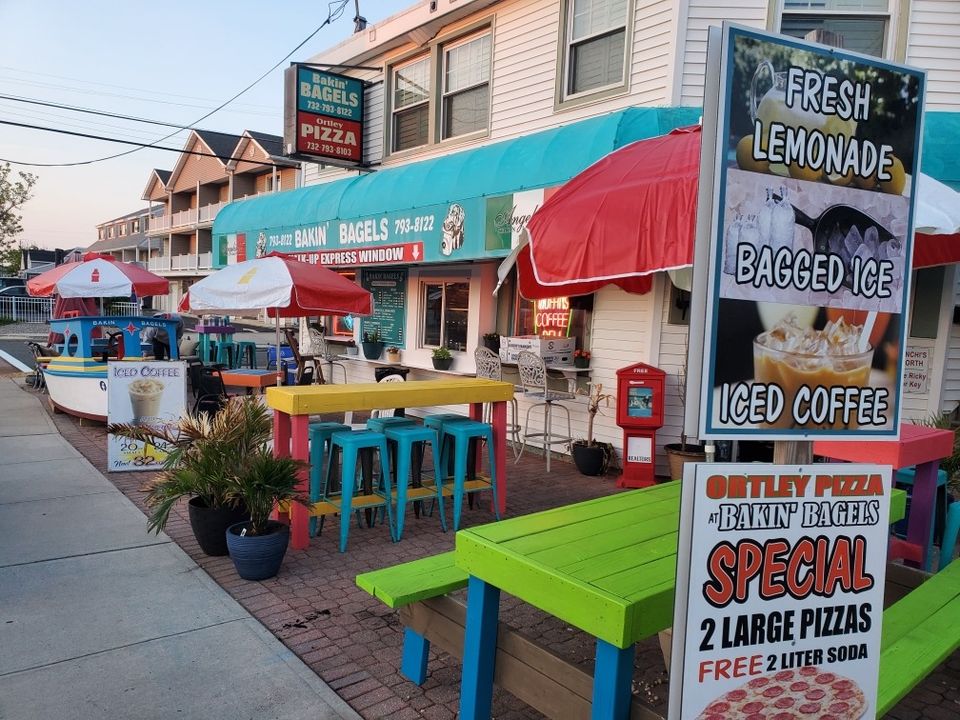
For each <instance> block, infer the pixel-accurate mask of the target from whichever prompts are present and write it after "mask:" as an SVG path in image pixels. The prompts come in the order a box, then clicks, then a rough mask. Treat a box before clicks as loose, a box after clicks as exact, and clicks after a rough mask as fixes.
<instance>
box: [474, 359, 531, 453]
mask: <svg viewBox="0 0 960 720" xmlns="http://www.w3.org/2000/svg"><path fill="white" fill-rule="evenodd" d="M473 358H474V360H475V361H476V365H477V377H478V378H486V379H488V380H500V381H501V382H502V381H503V364H502V363H501V362H500V356H499V355H497V354H496V353H495V352H493V350H491V349H489V348H485V347H478V348H477V349H476V350H474V351H473ZM510 411H511V413H512V415H511V418H512V422H507V433H508V434H509V435H510V447H511V448H513V459H514V460H517V459H518V458H519V457H520V456H519V453H518V451H517V444H518V442H519V441H520V424H519V423H518V422H517V399H516V398H515V397H513V398H510ZM492 415H493V409H492V406H491V405H490V404H489V403H487V404H485V405H484V406H483V421H484V422H487V423H489V422H491V421H492Z"/></svg>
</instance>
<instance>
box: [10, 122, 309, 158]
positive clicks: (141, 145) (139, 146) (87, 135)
mask: <svg viewBox="0 0 960 720" xmlns="http://www.w3.org/2000/svg"><path fill="white" fill-rule="evenodd" d="M0 125H10V126H12V127H19V128H26V129H27V130H42V131H43V132H52V133H56V134H58V135H70V136H72V137H82V138H87V139H89V140H103V141H104V142H112V143H120V144H123V145H136V146H137V149H138V150H142V149H144V148H150V149H151V150H166V151H167V152H175V153H180V154H181V155H198V156H200V157H212V158H217V160H220V161H221V162H226V161H228V160H230V156H223V155H217V154H216V153H205V152H200V151H198V150H181V149H180V148H172V147H166V146H164V145H157V144H156V143H158V142H160V140H155V141H154V142H152V143H142V142H136V141H134V140H121V139H120V138H111V137H106V136H105V135H92V134H90V133H82V132H75V131H73V130H61V129H59V128H51V127H43V126H42V125H30V124H28V123H19V122H13V121H12V120H0ZM127 154H129V153H120V154H118V155H115V156H113V157H119V156H120V155H127ZM0 162H4V163H6V162H8V163H10V164H11V165H33V164H35V163H17V162H15V161H14V160H5V159H3V158H0ZM245 162H252V163H254V164H255V165H263V166H264V167H276V168H287V167H293V166H292V165H280V164H277V163H272V162H263V161H261V160H256V161H253V160H250V161H245ZM44 167H60V166H59V165H46V166H44Z"/></svg>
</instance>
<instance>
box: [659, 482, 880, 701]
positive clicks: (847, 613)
mask: <svg viewBox="0 0 960 720" xmlns="http://www.w3.org/2000/svg"><path fill="white" fill-rule="evenodd" d="M890 487H891V485H890V468H889V467H881V466H873V465H850V464H836V465H832V464H823V465H808V466H789V467H788V466H782V465H755V464H750V465H735V464H720V463H712V464H698V465H696V466H692V465H687V466H686V468H685V469H684V478H683V488H682V499H681V504H682V513H681V518H682V520H681V528H680V535H679V541H678V549H677V553H678V558H679V561H678V566H677V586H676V606H675V610H674V635H673V653H672V666H671V670H670V675H671V677H672V678H675V679H676V678H679V679H681V682H673V683H671V697H670V718H671V720H693V719H696V720H726V719H729V720H734V719H739V720H742V719H743V718H748V717H764V718H768V719H770V718H778V717H783V718H795V717H816V718H828V717H829V718H835V719H836V720H858V719H859V718H861V717H873V716H874V715H875V714H876V697H877V674H878V668H879V657H880V626H881V619H882V613H883V585H884V570H885V563H886V556H887V535H888V526H889V512H890V510H889V488H890Z"/></svg>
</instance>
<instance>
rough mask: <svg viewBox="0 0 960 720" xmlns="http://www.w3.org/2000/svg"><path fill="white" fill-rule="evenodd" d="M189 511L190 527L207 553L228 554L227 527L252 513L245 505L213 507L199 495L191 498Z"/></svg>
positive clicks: (188, 504)
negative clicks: (206, 503)
mask: <svg viewBox="0 0 960 720" xmlns="http://www.w3.org/2000/svg"><path fill="white" fill-rule="evenodd" d="M187 513H188V514H189V515H190V527H191V528H193V534H194V536H195V537H196V538H197V543H199V545H200V549H201V550H203V552H204V553H206V554H207V555H226V554H227V539H226V537H225V533H226V531H227V528H228V527H230V526H231V525H235V524H236V523H238V522H246V521H247V520H249V519H250V513H249V512H247V509H246V508H245V507H239V508H211V507H207V506H206V505H205V504H204V502H203V500H201V499H200V498H198V497H194V498H190V502H188V503H187Z"/></svg>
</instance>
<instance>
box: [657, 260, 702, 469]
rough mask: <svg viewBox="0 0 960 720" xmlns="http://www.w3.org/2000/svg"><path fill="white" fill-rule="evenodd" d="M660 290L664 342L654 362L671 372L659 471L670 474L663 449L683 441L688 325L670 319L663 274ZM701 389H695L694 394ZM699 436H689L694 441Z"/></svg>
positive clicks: (660, 435)
mask: <svg viewBox="0 0 960 720" xmlns="http://www.w3.org/2000/svg"><path fill="white" fill-rule="evenodd" d="M660 281H661V282H660V284H659V290H658V292H661V293H662V298H663V300H662V303H661V304H662V312H661V313H660V316H659V318H658V321H659V322H660V344H659V347H658V349H657V350H658V356H657V357H655V358H654V359H653V361H652V364H653V365H656V366H657V367H658V368H660V369H661V370H663V371H664V372H666V373H667V386H666V387H667V404H666V406H665V407H664V412H663V427H662V428H661V429H660V430H659V431H658V432H657V474H658V475H667V474H668V470H667V458H666V454H665V453H664V452H663V451H662V448H663V446H664V445H668V444H670V443H676V442H680V433H681V432H682V430H683V403H682V402H681V401H680V382H681V378H682V376H683V375H682V374H683V372H684V368H685V366H686V363H687V330H688V328H687V326H686V325H671V324H670V323H669V322H668V319H669V313H670V281H669V279H668V278H667V277H665V276H664V277H661V278H660ZM696 392H698V390H697V389H696V388H694V389H693V393H694V395H695V394H696ZM695 439H696V438H689V440H690V441H693V440H695Z"/></svg>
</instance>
